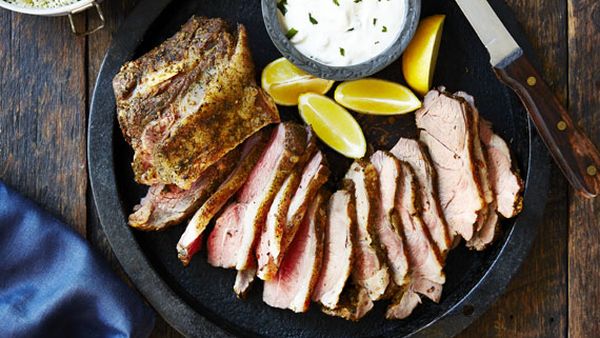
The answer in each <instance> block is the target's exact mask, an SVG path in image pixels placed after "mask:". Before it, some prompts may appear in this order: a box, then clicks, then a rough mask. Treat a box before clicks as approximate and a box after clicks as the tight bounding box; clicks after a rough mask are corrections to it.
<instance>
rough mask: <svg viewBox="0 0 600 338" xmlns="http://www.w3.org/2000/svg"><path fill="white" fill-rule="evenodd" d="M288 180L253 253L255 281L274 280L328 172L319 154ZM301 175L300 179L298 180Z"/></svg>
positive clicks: (275, 202) (279, 193) (274, 203)
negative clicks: (256, 270)
mask: <svg viewBox="0 0 600 338" xmlns="http://www.w3.org/2000/svg"><path fill="white" fill-rule="evenodd" d="M301 169H302V171H300V170H298V172H294V173H292V174H291V175H290V177H288V179H287V180H286V183H284V185H283V187H282V188H281V189H280V191H279V192H278V194H277V196H276V198H275V201H274V202H273V204H272V206H271V210H270V211H269V215H268V216H267V221H266V224H265V227H264V229H263V233H262V234H261V238H260V242H259V244H258V247H257V250H256V256H257V261H258V277H259V278H261V279H263V280H269V279H272V278H274V277H275V275H276V274H277V270H278V269H279V265H280V263H281V260H282V258H283V257H284V255H285V252H286V250H287V248H288V246H289V245H290V243H291V242H292V240H293V238H294V237H295V235H296V232H297V230H298V227H299V225H300V223H301V221H302V219H303V217H304V214H305V212H306V209H307V207H308V204H309V203H310V202H311V201H312V200H313V199H314V198H315V196H316V194H317V192H318V190H319V188H321V186H322V185H323V184H324V183H325V182H326V181H327V178H328V176H329V169H328V168H327V165H326V161H325V157H324V156H323V154H322V153H321V152H320V151H319V152H317V153H315V154H314V155H313V157H312V158H311V159H310V161H309V162H308V164H307V165H306V166H305V167H304V168H301ZM300 175H301V176H300Z"/></svg>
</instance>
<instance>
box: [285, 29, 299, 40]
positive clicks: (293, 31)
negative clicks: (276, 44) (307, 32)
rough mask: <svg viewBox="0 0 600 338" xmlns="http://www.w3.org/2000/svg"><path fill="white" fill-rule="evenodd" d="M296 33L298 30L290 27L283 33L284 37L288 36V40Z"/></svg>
mask: <svg viewBox="0 0 600 338" xmlns="http://www.w3.org/2000/svg"><path fill="white" fill-rule="evenodd" d="M296 34H298V30H296V29H295V28H290V29H288V31H287V33H285V37H286V38H288V40H291V39H292V38H293V37H294V36H296Z"/></svg>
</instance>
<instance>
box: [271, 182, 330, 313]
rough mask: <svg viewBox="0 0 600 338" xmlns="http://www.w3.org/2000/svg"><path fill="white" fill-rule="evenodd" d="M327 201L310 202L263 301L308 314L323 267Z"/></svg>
mask: <svg viewBox="0 0 600 338" xmlns="http://www.w3.org/2000/svg"><path fill="white" fill-rule="evenodd" d="M325 202H326V198H325V195H324V194H323V193H320V194H318V195H317V196H316V198H314V199H313V200H312V201H311V204H310V207H309V209H308V211H307V212H306V215H305V216H304V219H303V221H302V222H301V225H300V228H299V229H298V232H297V234H296V236H295V238H294V240H293V241H292V244H291V245H290V247H289V249H288V251H287V253H286V255H285V257H284V258H283V261H282V262H281V266H280V268H279V270H278V271H277V275H276V276H275V278H274V279H272V280H267V281H265V283H264V289H263V301H264V302H265V303H267V304H268V305H270V306H273V307H276V308H280V309H290V310H292V311H294V312H306V311H307V310H308V307H309V304H310V296H311V294H312V291H313V290H314V287H315V284H316V282H317V278H318V277H319V271H320V268H321V259H322V254H323V252H322V250H323V239H324V233H323V227H324V225H325V222H326V220H327V212H326V207H325V204H326V203H325Z"/></svg>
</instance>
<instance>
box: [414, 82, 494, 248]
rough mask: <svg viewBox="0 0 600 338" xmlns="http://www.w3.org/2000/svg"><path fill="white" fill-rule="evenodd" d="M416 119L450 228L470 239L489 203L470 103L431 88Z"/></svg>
mask: <svg viewBox="0 0 600 338" xmlns="http://www.w3.org/2000/svg"><path fill="white" fill-rule="evenodd" d="M416 122H417V127H418V128H419V129H420V130H421V131H420V136H419V137H420V140H421V141H422V142H423V143H424V144H425V145H426V146H427V148H428V150H429V154H430V155H431V159H432V162H433V166H434V168H435V171H436V172H437V174H438V175H437V178H438V180H437V186H438V192H439V199H440V204H441V206H442V211H443V212H444V216H445V218H446V221H447V222H448V225H449V227H450V230H451V231H452V232H454V233H457V234H459V235H461V236H462V237H463V238H464V239H465V240H469V239H471V237H473V233H474V231H475V226H476V222H477V219H478V216H479V213H480V212H481V211H482V210H483V209H484V208H485V207H486V204H485V200H484V194H483V191H482V189H481V184H480V176H479V173H478V169H477V166H476V161H477V159H476V157H475V146H474V143H475V142H476V141H477V140H476V139H475V138H474V135H473V131H472V129H473V126H474V121H473V117H472V114H470V111H469V105H468V103H467V102H466V101H465V100H464V99H461V98H456V97H453V96H452V95H450V94H448V93H444V92H441V91H438V90H432V91H430V92H429V93H427V95H426V96H425V99H424V102H423V107H422V108H421V109H419V110H418V111H417V112H416Z"/></svg>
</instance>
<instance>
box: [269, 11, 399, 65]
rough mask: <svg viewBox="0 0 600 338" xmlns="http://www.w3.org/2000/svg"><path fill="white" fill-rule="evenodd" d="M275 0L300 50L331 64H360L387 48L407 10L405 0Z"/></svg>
mask: <svg viewBox="0 0 600 338" xmlns="http://www.w3.org/2000/svg"><path fill="white" fill-rule="evenodd" d="M273 1H277V2H278V5H277V6H278V8H279V9H280V10H279V11H278V12H279V20H280V22H281V25H282V27H283V29H284V33H286V35H287V36H288V38H290V36H291V38H290V41H291V42H292V43H293V44H294V46H295V47H296V48H297V49H298V51H300V52H301V53H303V54H304V55H306V56H308V57H310V58H312V59H314V60H315V61H317V62H320V63H323V64H326V65H330V66H348V65H354V64H358V63H361V62H364V61H367V60H369V59H371V58H373V57H374V56H376V55H378V54H380V53H381V52H383V51H384V50H386V49H387V48H388V47H390V45H392V44H393V43H394V42H395V40H396V38H397V37H398V34H399V33H400V31H401V30H402V28H403V26H404V18H405V13H406V10H407V8H406V6H407V2H406V0H273ZM283 12H285V14H284V13H283Z"/></svg>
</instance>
